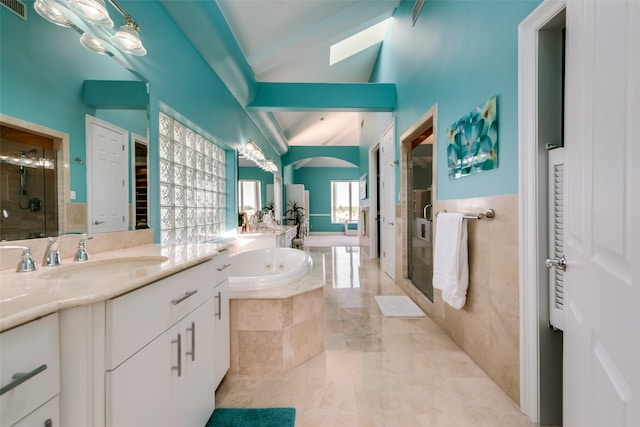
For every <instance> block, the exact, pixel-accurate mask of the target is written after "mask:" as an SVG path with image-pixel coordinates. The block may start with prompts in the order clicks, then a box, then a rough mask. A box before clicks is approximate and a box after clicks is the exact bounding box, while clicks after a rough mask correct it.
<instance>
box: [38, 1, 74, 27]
mask: <svg viewBox="0 0 640 427" xmlns="http://www.w3.org/2000/svg"><path fill="white" fill-rule="evenodd" d="M33 8H34V9H35V11H36V12H37V13H38V15H40V16H42V17H43V18H44V19H46V20H47V21H49V22H51V23H53V24H56V25H59V26H61V27H67V28H69V27H71V21H70V20H69V18H67V17H66V16H65V14H64V13H63V12H62V10H60V9H59V8H58V6H57V5H56V4H55V3H51V2H48V1H47V0H36V2H35V3H34V4H33Z"/></svg>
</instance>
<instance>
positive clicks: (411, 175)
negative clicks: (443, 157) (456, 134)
mask: <svg viewBox="0 0 640 427" xmlns="http://www.w3.org/2000/svg"><path fill="white" fill-rule="evenodd" d="M437 113H438V107H437V105H434V106H433V107H431V108H430V109H429V111H427V112H426V113H425V114H424V115H423V116H422V117H420V119H418V120H417V121H416V122H415V123H414V124H413V126H411V127H410V128H409V129H408V130H407V131H406V132H405V133H404V134H403V135H402V136H401V137H400V144H401V148H402V155H401V159H402V164H401V171H402V174H401V177H402V178H401V182H402V192H401V195H402V200H401V209H402V217H403V218H407V222H406V224H405V232H404V233H402V234H403V242H402V244H403V247H404V248H405V254H406V256H404V257H402V258H403V265H402V267H403V272H404V273H405V276H404V277H408V278H409V280H410V281H411V283H412V284H413V285H414V286H415V287H416V288H417V289H418V290H419V291H420V292H422V293H423V294H424V295H425V296H426V297H427V298H428V299H429V301H431V302H433V280H432V278H433V237H434V230H433V204H434V202H435V201H436V200H437V193H436V168H437V166H436V165H437V161H436V156H437V155H436V153H437V149H436V144H435V142H436V141H437Z"/></svg>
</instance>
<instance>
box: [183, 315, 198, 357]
mask: <svg viewBox="0 0 640 427" xmlns="http://www.w3.org/2000/svg"><path fill="white" fill-rule="evenodd" d="M187 332H191V351H187V352H186V353H185V354H186V355H187V356H191V361H192V362H194V361H195V360H196V322H191V327H190V328H187Z"/></svg>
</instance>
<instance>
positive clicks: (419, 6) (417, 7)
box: [413, 0, 425, 25]
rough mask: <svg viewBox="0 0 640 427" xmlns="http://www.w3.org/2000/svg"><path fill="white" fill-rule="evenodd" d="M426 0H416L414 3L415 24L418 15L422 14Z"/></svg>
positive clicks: (414, 23)
mask: <svg viewBox="0 0 640 427" xmlns="http://www.w3.org/2000/svg"><path fill="white" fill-rule="evenodd" d="M424 2H425V0H416V2H415V3H414V4H413V25H416V21H417V20H418V15H420V11H421V10H422V6H424Z"/></svg>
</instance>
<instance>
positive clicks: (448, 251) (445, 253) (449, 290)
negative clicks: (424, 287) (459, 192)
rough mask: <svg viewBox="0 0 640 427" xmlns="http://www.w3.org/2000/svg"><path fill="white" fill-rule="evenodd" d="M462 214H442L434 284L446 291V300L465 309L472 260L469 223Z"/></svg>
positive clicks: (451, 304) (439, 221) (435, 260)
mask: <svg viewBox="0 0 640 427" xmlns="http://www.w3.org/2000/svg"><path fill="white" fill-rule="evenodd" d="M463 216H464V215H463V214H461V213H445V212H443V213H440V214H439V215H438V226H437V231H436V242H435V254H434V259H433V264H434V268H433V287H434V288H437V289H441V290H442V299H443V300H444V302H446V303H447V304H449V305H450V306H451V307H453V308H456V309H458V310H459V309H461V308H462V307H463V306H464V303H465V302H466V300H467V288H468V286H469V261H468V248H467V223H466V222H465V221H464V218H463Z"/></svg>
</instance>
